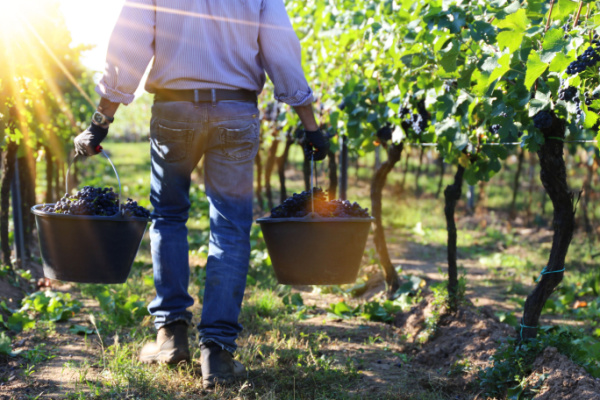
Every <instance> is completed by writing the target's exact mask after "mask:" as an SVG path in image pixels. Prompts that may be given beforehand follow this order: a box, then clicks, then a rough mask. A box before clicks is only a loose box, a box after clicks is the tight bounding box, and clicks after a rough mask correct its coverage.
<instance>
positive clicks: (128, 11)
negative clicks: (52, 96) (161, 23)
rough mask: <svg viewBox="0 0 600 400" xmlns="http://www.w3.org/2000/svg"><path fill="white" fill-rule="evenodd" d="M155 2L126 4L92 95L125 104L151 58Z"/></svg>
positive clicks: (135, 0)
mask: <svg viewBox="0 0 600 400" xmlns="http://www.w3.org/2000/svg"><path fill="white" fill-rule="evenodd" d="M155 23H156V3H155V0H127V1H126V2H125V4H124V6H123V10H122V11H121V15H120V16H119V19H118V21H117V24H116V26H115V28H114V30H113V32H112V35H111V37H110V41H109V44H108V52H107V55H106V65H105V68H104V74H103V76H102V78H101V79H100V82H99V83H98V85H97V86H96V92H97V93H98V94H99V95H100V96H102V97H103V98H105V99H107V100H109V101H111V102H113V103H123V104H129V103H131V102H132V101H133V99H134V97H135V96H134V93H135V91H136V90H137V88H138V86H139V84H140V81H141V79H142V76H143V75H144V72H145V71H146V67H147V66H148V63H149V62H150V60H151V59H152V57H153V55H154V27H155Z"/></svg>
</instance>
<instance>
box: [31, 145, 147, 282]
mask: <svg viewBox="0 0 600 400" xmlns="http://www.w3.org/2000/svg"><path fill="white" fill-rule="evenodd" d="M100 153H101V154H102V155H103V156H104V157H105V158H106V159H107V160H108V162H109V163H110V165H111V166H112V168H113V171H114V172H115V175H116V177H117V181H118V183H119V193H118V195H119V213H117V215H114V216H110V217H105V216H96V215H72V214H59V213H53V212H46V211H42V209H43V208H44V207H45V206H53V205H54V204H38V205H35V206H33V207H32V208H31V212H32V213H33V214H34V215H35V224H36V225H37V230H38V237H39V241H40V250H41V253H42V261H43V263H44V275H45V276H46V278H50V279H57V280H61V281H68V282H81V283H124V282H125V281H126V280H127V277H128V276H129V272H130V271H131V266H132V265H133V261H134V259H135V256H136V254H137V252H138V250H139V248H140V244H141V243H142V238H143V237H144V232H146V227H147V226H148V219H146V218H139V217H124V216H123V209H122V207H123V201H122V200H121V179H120V178H119V174H118V173H117V169H116V168H115V165H114V164H113V162H112V161H111V159H110V158H109V157H108V154H106V152H105V151H104V150H102V148H101V147H100ZM78 157H79V156H75V158H74V159H73V162H75V161H76V160H77V159H78ZM71 165H72V164H71ZM71 165H69V168H68V169H67V176H66V179H65V182H66V190H67V193H70V190H69V171H70V170H71Z"/></svg>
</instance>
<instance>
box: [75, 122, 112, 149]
mask: <svg viewBox="0 0 600 400" xmlns="http://www.w3.org/2000/svg"><path fill="white" fill-rule="evenodd" d="M107 134H108V128H103V127H101V126H100V125H96V124H93V123H92V124H90V126H89V127H88V128H87V129H86V130H85V131H83V132H82V133H80V134H79V135H77V136H76V137H75V139H74V140H73V143H74V144H75V154H77V155H81V156H86V157H89V156H95V155H96V154H98V153H100V149H101V147H100V142H102V141H103V140H104V138H105V137H106V135H107Z"/></svg>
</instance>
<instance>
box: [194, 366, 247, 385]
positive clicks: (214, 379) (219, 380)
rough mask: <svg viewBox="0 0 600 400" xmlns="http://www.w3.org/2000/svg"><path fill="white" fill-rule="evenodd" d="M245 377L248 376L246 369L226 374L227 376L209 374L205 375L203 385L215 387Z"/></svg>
mask: <svg viewBox="0 0 600 400" xmlns="http://www.w3.org/2000/svg"><path fill="white" fill-rule="evenodd" d="M244 377H246V369H244V370H243V371H240V372H237V373H233V374H231V375H226V376H225V377H223V376H218V375H209V376H207V377H204V376H203V377H202V387H203V388H204V389H213V388H214V387H215V386H216V385H229V384H231V383H233V382H235V381H236V380H239V379H241V378H244Z"/></svg>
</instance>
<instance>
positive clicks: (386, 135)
mask: <svg viewBox="0 0 600 400" xmlns="http://www.w3.org/2000/svg"><path fill="white" fill-rule="evenodd" d="M376 135H377V138H378V139H379V140H380V141H381V142H384V143H385V142H387V141H388V140H391V139H392V125H391V124H390V123H386V124H385V125H384V126H382V127H381V128H379V129H378V130H377V133H376Z"/></svg>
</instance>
